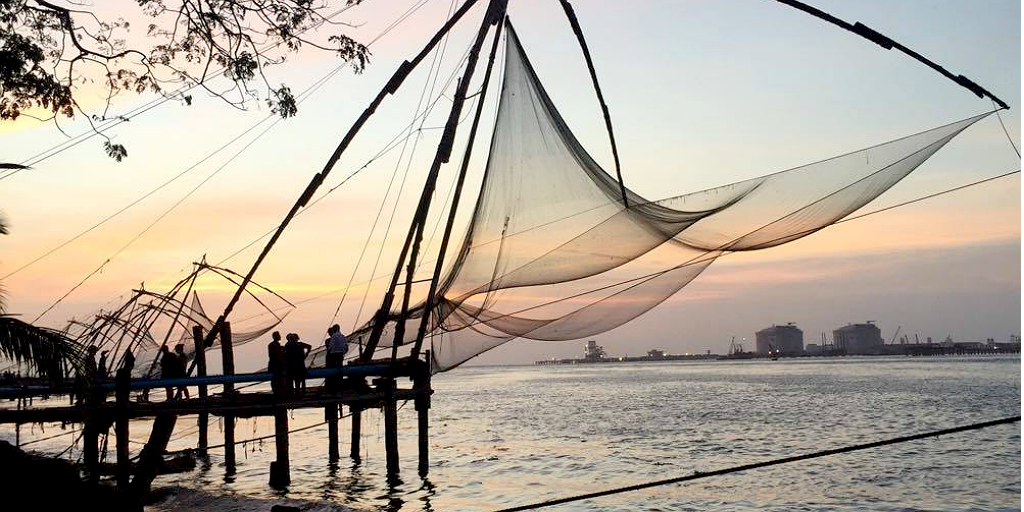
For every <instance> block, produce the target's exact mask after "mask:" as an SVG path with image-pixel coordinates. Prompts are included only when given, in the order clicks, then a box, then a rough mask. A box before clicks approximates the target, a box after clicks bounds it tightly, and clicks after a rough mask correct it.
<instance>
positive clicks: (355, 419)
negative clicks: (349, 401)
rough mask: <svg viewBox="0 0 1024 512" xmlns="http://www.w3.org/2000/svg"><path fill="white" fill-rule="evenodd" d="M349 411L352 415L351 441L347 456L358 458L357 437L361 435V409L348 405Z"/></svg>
mask: <svg viewBox="0 0 1024 512" xmlns="http://www.w3.org/2000/svg"><path fill="white" fill-rule="evenodd" d="M349 413H350V414H351V416H352V442H351V443H350V445H351V450H350V451H349V457H352V459H354V460H356V461H358V460H359V439H360V438H361V437H362V435H363V434H362V432H361V430H362V427H363V410H362V409H361V408H359V407H353V406H349Z"/></svg>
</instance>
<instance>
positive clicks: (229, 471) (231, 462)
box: [220, 322, 235, 476]
mask: <svg viewBox="0 0 1024 512" xmlns="http://www.w3.org/2000/svg"><path fill="white" fill-rule="evenodd" d="M220 350H221V361H222V363H223V367H224V369H223V372H222V373H223V374H224V375H234V373H235V356H234V351H233V350H232V348H231V324H230V323H229V322H224V323H222V324H221V329H220ZM234 394H235V385H234V384H232V383H230V382H227V383H225V384H224V396H225V397H227V398H232V397H233V396H234ZM224 472H225V474H226V475H228V476H230V475H233V474H234V473H235V415H234V414H225V415H224Z"/></svg>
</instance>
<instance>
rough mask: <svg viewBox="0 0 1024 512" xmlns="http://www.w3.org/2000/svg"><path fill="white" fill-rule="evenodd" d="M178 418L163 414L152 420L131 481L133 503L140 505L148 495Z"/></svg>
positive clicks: (166, 413)
mask: <svg viewBox="0 0 1024 512" xmlns="http://www.w3.org/2000/svg"><path fill="white" fill-rule="evenodd" d="M177 419H178V417H177V416H175V414H174V413H168V412H163V413H159V414H157V415H156V417H155V418H154V419H153V431H152V432H150V434H149V441H148V442H146V446H144V447H143V448H142V453H141V454H139V462H138V464H137V465H136V470H135V479H134V480H132V484H131V493H130V496H131V498H132V499H133V500H134V502H135V503H136V504H138V505H140V508H141V505H142V503H143V501H144V500H145V498H146V495H148V494H149V488H150V486H151V485H152V484H153V479H154V478H156V474H157V472H158V471H159V469H160V465H161V464H162V463H163V453H164V451H166V450H167V442H168V441H170V440H171V434H173V433H174V424H175V422H177Z"/></svg>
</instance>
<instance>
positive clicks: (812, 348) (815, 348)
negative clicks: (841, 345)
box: [804, 343, 825, 354]
mask: <svg viewBox="0 0 1024 512" xmlns="http://www.w3.org/2000/svg"><path fill="white" fill-rule="evenodd" d="M824 351H825V347H823V346H821V345H818V344H817V343H808V344H806V345H804V353H805V354H821V353H822V352H824Z"/></svg>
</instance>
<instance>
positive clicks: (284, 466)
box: [270, 407, 291, 489]
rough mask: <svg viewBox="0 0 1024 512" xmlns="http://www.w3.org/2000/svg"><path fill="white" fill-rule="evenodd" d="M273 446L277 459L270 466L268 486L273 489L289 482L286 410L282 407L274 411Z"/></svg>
mask: <svg viewBox="0 0 1024 512" xmlns="http://www.w3.org/2000/svg"><path fill="white" fill-rule="evenodd" d="M274 446H275V447H276V448H277V460H275V461H274V463H273V464H271V467H270V486H271V487H274V488H275V489H281V488H283V487H287V486H288V484H290V483H291V468H290V467H289V464H288V410H287V409H285V408H284V407H281V408H278V409H277V410H276V411H275V412H274Z"/></svg>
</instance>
